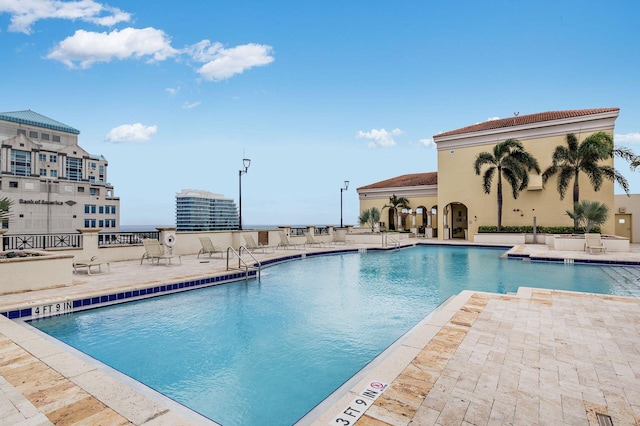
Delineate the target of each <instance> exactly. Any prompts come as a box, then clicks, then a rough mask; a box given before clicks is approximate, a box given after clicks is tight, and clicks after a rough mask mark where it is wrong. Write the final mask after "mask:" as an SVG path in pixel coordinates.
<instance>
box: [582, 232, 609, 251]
mask: <svg viewBox="0 0 640 426" xmlns="http://www.w3.org/2000/svg"><path fill="white" fill-rule="evenodd" d="M584 251H588V252H589V253H591V254H593V253H594V252H597V253H606V252H607V248H606V247H605V245H604V243H603V242H602V239H601V238H600V234H584Z"/></svg>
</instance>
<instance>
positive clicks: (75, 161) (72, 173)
mask: <svg viewBox="0 0 640 426" xmlns="http://www.w3.org/2000/svg"><path fill="white" fill-rule="evenodd" d="M67 179H69V180H75V181H80V180H82V159H81V158H74V157H67Z"/></svg>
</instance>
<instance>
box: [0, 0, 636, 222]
mask: <svg viewBox="0 0 640 426" xmlns="http://www.w3.org/2000/svg"><path fill="white" fill-rule="evenodd" d="M639 14H640V2H637V1H635V0H628V1H619V0H612V1H609V2H603V1H601V0H599V1H590V0H581V1H577V0H576V1H574V0H565V1H557V0H556V1H547V0H536V1H528V0H520V1H516V0H514V1H506V0H505V1H493V0H486V1H476V0H460V1H455V2H443V1H428V0H421V1H411V0H407V1H380V0H349V1H345V0H340V1H335V0H324V1H303V2H301V1H282V0H272V1H268V2H266V1H254V0H234V1H215V0H189V1H185V2H176V1H166V0H154V1H135V2H132V1H124V0H109V1H108V2H102V1H98V0H79V1H56V0H29V1H26V0H0V46H1V47H0V49H1V51H2V58H3V66H2V67H1V68H0V82H1V83H0V84H1V85H2V93H3V96H2V101H0V111H3V112H8V111H19V110H26V109H31V110H33V111H35V112H38V113H40V114H42V115H45V116H47V117H50V118H52V119H54V120H58V121H60V122H62V123H64V124H67V125H69V126H72V127H74V128H76V129H78V130H80V132H81V133H80V135H79V144H80V146H81V147H82V148H84V149H85V150H87V151H88V152H89V153H91V154H94V155H103V156H104V157H106V159H107V160H108V162H109V166H108V172H107V173H108V181H109V182H110V183H111V184H112V185H113V186H114V188H115V191H114V192H115V195H116V196H118V197H120V221H121V225H175V195H176V193H179V192H180V191H181V190H182V189H199V190H204V191H209V192H212V193H216V194H222V195H223V196H225V197H227V198H233V199H235V200H236V202H237V201H238V190H239V178H238V174H239V170H240V169H242V159H243V158H249V159H251V165H250V167H249V169H248V171H247V174H245V175H243V176H242V216H243V224H244V225H245V227H246V226H248V225H306V224H312V225H330V224H331V225H335V224H339V223H340V215H341V209H340V206H341V196H342V216H343V221H344V223H345V224H357V222H358V215H359V201H358V194H357V192H356V188H358V187H361V186H365V185H369V184H372V183H375V182H379V181H381V180H385V179H389V178H392V177H395V176H400V175H403V174H407V173H423V172H430V171H436V170H437V151H436V149H435V146H434V144H433V136H434V135H436V134H438V133H440V132H445V131H449V130H454V129H458V128H461V127H465V126H468V125H472V124H475V123H479V122H482V121H486V120H489V119H495V118H506V117H510V116H513V114H514V113H516V112H517V113H519V114H520V115H525V114H534V113H538V112H545V111H557V110H567V109H587V108H609V107H618V108H620V115H619V117H618V119H617V120H616V124H615V141H616V144H618V145H622V146H626V147H629V148H631V149H633V150H634V151H635V152H636V153H638V154H640V103H639V102H638V101H639V99H640V53H639V52H640V27H638V24H637V17H638V16H639ZM469 167H471V165H469ZM616 167H617V168H618V169H619V171H621V172H622V173H623V174H624V175H625V177H627V179H628V180H629V182H630V187H631V192H632V193H640V170H638V171H631V170H630V169H629V167H628V165H627V164H625V163H623V162H621V161H617V162H616ZM345 180H348V181H349V187H348V189H347V190H346V191H344V192H341V191H340V188H342V187H343V186H344V181H345ZM480 185H481V184H480V183H479V184H478V188H480ZM616 192H618V193H619V192H621V190H620V189H619V188H618V189H617V190H616Z"/></svg>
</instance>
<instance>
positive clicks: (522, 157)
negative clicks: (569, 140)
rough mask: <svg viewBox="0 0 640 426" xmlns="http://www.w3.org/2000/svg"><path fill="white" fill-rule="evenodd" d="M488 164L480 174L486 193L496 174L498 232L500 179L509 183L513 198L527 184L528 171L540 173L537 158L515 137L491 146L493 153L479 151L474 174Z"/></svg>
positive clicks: (500, 215)
mask: <svg viewBox="0 0 640 426" xmlns="http://www.w3.org/2000/svg"><path fill="white" fill-rule="evenodd" d="M485 165H488V166H489V167H487V169H486V170H485V171H484V174H483V175H482V188H483V189H484V192H485V193H486V194H490V193H491V184H492V183H493V178H494V176H496V174H497V178H498V187H497V198H498V232H499V231H500V230H501V229H502V202H503V198H502V179H503V178H504V180H506V181H507V183H508V184H509V185H511V190H512V191H511V193H512V194H513V198H514V199H517V198H518V194H520V192H521V191H522V190H524V189H525V188H526V187H527V186H528V185H529V171H531V170H535V172H536V173H538V174H540V167H539V166H538V160H536V159H535V158H534V157H533V156H532V155H531V154H529V153H528V152H527V151H526V150H525V149H524V146H523V145H522V143H521V142H520V141H519V140H517V139H507V140H505V141H503V142H500V143H498V144H496V145H495V146H494V147H493V153H490V152H481V153H480V154H478V156H477V157H476V161H475V163H474V165H473V167H474V169H475V171H476V175H480V173H481V172H482V168H483V166H485Z"/></svg>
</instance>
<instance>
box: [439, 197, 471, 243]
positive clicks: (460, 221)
mask: <svg viewBox="0 0 640 426" xmlns="http://www.w3.org/2000/svg"><path fill="white" fill-rule="evenodd" d="M468 213H469V212H468V209H467V206H465V205H464V204H462V203H449V204H447V205H446V206H445V208H444V210H443V215H444V216H443V226H444V235H443V239H445V240H455V239H460V240H466V239H468V235H467V233H468V229H469V221H468Z"/></svg>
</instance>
